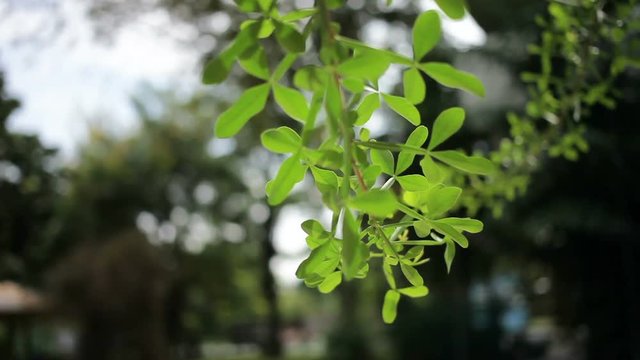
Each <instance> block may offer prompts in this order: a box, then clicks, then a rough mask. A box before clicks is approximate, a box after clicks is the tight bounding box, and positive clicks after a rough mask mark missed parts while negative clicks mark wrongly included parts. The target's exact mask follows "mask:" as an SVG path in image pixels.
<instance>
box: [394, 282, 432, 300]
mask: <svg viewBox="0 0 640 360" xmlns="http://www.w3.org/2000/svg"><path fill="white" fill-rule="evenodd" d="M398 292H399V293H400V294H402V295H404V296H408V297H411V298H418V297H424V296H427V295H429V289H428V288H427V287H426V286H424V285H423V286H412V287H407V288H402V289H398Z"/></svg>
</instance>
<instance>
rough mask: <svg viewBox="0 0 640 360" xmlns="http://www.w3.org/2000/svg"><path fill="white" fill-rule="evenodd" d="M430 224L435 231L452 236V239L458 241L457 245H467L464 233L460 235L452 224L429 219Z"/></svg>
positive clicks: (464, 246) (467, 241) (466, 246)
mask: <svg viewBox="0 0 640 360" xmlns="http://www.w3.org/2000/svg"><path fill="white" fill-rule="evenodd" d="M431 226H432V227H433V228H434V229H435V230H436V231H437V232H439V233H441V234H443V235H446V236H448V237H450V238H452V239H453V241H455V242H456V243H458V245H460V246H461V247H462V248H465V249H466V248H468V247H469V240H468V239H467V238H466V237H465V236H464V235H462V233H461V232H459V231H458V230H456V229H454V228H453V226H451V225H449V224H445V223H441V222H439V221H431Z"/></svg>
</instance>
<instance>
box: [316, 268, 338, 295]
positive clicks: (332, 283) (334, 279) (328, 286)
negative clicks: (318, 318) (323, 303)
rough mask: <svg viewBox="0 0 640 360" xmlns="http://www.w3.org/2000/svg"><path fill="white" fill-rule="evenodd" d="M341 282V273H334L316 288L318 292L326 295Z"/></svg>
mask: <svg viewBox="0 0 640 360" xmlns="http://www.w3.org/2000/svg"><path fill="white" fill-rule="evenodd" d="M341 282H342V272H340V271H336V272H332V273H331V274H329V276H327V277H326V278H325V279H324V281H322V283H321V284H320V285H319V286H318V290H320V292H321V293H323V294H328V293H330V292H332V291H333V290H334V289H335V288H336V287H338V285H340V283H341Z"/></svg>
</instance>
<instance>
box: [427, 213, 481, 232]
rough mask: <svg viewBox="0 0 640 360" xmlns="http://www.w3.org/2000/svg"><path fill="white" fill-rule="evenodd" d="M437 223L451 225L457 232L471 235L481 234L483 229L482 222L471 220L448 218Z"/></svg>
mask: <svg viewBox="0 0 640 360" xmlns="http://www.w3.org/2000/svg"><path fill="white" fill-rule="evenodd" d="M438 222H440V223H444V224H448V225H451V226H453V227H454V228H456V229H458V230H459V231H466V232H468V233H472V234H476V233H479V232H481V231H482V228H483V227H484V225H483V224H482V221H480V220H476V219H471V218H457V217H449V218H445V219H439V220H438Z"/></svg>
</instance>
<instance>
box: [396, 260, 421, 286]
mask: <svg viewBox="0 0 640 360" xmlns="http://www.w3.org/2000/svg"><path fill="white" fill-rule="evenodd" d="M400 270H402V273H403V274H404V277H406V278H407V280H409V282H410V283H411V285H413V286H422V285H423V284H424V280H423V279H422V276H421V275H420V273H419V272H418V270H416V269H415V268H414V267H413V266H409V265H405V264H403V263H400Z"/></svg>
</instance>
